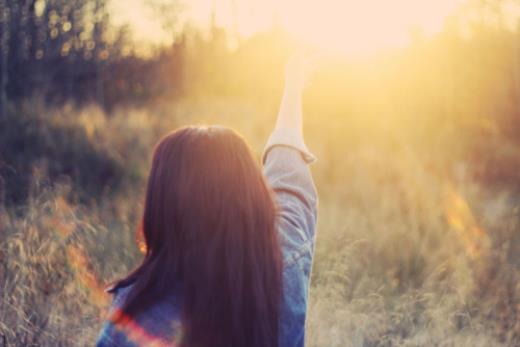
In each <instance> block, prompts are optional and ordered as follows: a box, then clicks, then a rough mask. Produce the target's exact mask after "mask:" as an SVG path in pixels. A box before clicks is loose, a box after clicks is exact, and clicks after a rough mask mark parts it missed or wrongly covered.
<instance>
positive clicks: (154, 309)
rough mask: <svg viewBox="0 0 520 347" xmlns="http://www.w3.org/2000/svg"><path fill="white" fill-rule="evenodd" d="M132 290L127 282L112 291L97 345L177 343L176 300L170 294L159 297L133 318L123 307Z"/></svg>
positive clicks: (178, 321) (178, 325) (180, 333)
mask: <svg viewBox="0 0 520 347" xmlns="http://www.w3.org/2000/svg"><path fill="white" fill-rule="evenodd" d="M131 290H132V286H131V285H130V286H127V287H119V288H117V289H115V290H113V291H112V294H113V302H112V306H111V308H110V312H109V316H108V319H107V320H106V321H105V323H104V324H103V328H102V330H101V332H100V334H99V337H98V342H97V344H96V346H97V347H108V346H120V347H127V346H128V347H130V346H151V345H153V346H177V345H178V342H176V341H178V339H179V338H180V337H181V336H182V331H181V324H180V303H179V302H178V300H177V299H176V298H175V297H173V296H171V297H168V298H165V299H163V300H158V301H157V303H155V304H154V305H153V306H151V307H150V308H148V309H146V310H145V311H143V312H141V313H139V314H138V315H136V316H135V317H134V316H130V315H127V314H126V313H125V312H124V311H123V310H122V307H123V306H124V304H125V302H126V299H127V297H128V294H129V293H130V291H131Z"/></svg>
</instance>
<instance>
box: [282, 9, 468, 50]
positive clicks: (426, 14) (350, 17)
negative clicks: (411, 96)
mask: <svg viewBox="0 0 520 347" xmlns="http://www.w3.org/2000/svg"><path fill="white" fill-rule="evenodd" d="M460 3H461V1H458V0H391V1H389V0H341V1H340V0H311V1H309V0H307V1H305V0H304V1H281V2H279V4H278V6H277V9H276V10H277V11H278V15H279V18H280V22H281V24H282V25H283V27H284V28H285V29H287V30H288V31H289V32H291V33H292V34H294V35H295V36H296V37H298V38H299V39H300V40H302V41H304V42H307V43H311V44H313V45H315V46H317V47H320V48H321V49H323V50H327V51H331V52H337V53H345V54H369V53H373V52H375V51H378V50H381V49H385V48H392V47H401V46H406V45H407V44H408V43H409V40H410V31H411V29H418V30H420V31H421V32H422V33H423V34H424V35H426V36H430V35H433V34H435V33H437V32H439V31H441V30H442V27H443V24H444V21H445V19H446V18H447V16H448V15H450V13H452V12H453V11H454V10H455V9H456V8H457V6H458V5H460Z"/></svg>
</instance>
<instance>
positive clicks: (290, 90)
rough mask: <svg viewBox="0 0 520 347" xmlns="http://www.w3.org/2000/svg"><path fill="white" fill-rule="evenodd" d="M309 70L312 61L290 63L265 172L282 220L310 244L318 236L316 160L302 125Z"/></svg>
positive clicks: (268, 146) (265, 154) (270, 142)
mask: <svg viewBox="0 0 520 347" xmlns="http://www.w3.org/2000/svg"><path fill="white" fill-rule="evenodd" d="M309 70H310V62H309V60H308V59H306V58H303V57H301V56H295V57H293V58H291V59H290V60H289V62H288V64H287V67H286V77H285V89H284V93H283V97H282V101H281V105H280V110H279V112H278V118H277V120H276V124H275V129H274V131H273V133H272V134H271V136H270V138H269V140H268V142H267V145H266V148H265V151H264V157H263V161H264V173H265V175H266V177H267V180H268V181H269V183H270V184H271V187H272V188H273V190H274V192H275V193H276V196H277V202H278V206H279V211H280V216H281V218H282V219H284V220H287V221H288V222H290V223H291V224H292V225H294V226H297V227H298V229H299V230H298V231H299V232H303V235H302V236H304V239H305V240H302V241H307V242H309V241H310V240H312V239H313V237H314V228H315V222H316V205H317V196H316V190H315V188H314V184H313V181H312V177H311V173H310V170H309V168H308V164H309V163H311V162H313V161H314V160H315V157H314V156H313V155H312V154H311V153H310V151H309V150H308V149H307V146H306V145H305V142H304V140H303V126H302V123H303V120H302V92H303V89H304V87H305V82H306V79H307V74H308V72H309ZM281 232H284V231H283V230H282V231H281ZM285 236H287V235H285Z"/></svg>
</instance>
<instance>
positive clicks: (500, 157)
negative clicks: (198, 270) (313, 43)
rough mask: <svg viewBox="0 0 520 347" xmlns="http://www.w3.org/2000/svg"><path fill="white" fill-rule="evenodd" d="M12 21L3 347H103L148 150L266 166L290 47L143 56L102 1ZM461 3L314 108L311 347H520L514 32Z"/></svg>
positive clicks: (6, 61)
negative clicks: (207, 148)
mask: <svg viewBox="0 0 520 347" xmlns="http://www.w3.org/2000/svg"><path fill="white" fill-rule="evenodd" d="M5 3H7V4H8V5H9V6H11V12H10V16H9V17H6V16H5V15H4V16H0V20H2V21H3V22H2V24H3V25H4V26H3V27H2V28H3V29H2V30H4V31H2V33H6V32H7V31H6V30H5V28H7V29H9V30H10V32H11V34H12V35H10V36H8V35H4V36H2V37H3V40H0V41H2V44H1V45H0V53H1V54H2V59H1V60H0V77H2V78H0V82H2V83H0V106H1V107H0V347H7V346H41V347H47V346H91V345H93V342H94V341H95V339H96V336H97V334H98V332H99V329H100V325H101V323H102V321H103V319H104V318H105V315H106V313H107V308H108V307H109V304H110V300H111V298H110V296H109V295H108V294H106V293H105V288H106V287H107V286H108V285H109V284H110V283H111V282H113V281H114V280H117V279H119V278H121V276H123V275H124V274H126V273H127V272H128V271H129V270H130V269H132V268H133V267H134V266H135V265H136V264H138V263H139V261H140V259H141V257H142V241H141V239H140V237H139V235H138V234H137V232H136V230H137V226H138V223H139V220H140V216H141V209H142V200H143V190H144V184H145V182H146V175H147V171H148V169H149V161H150V155H151V153H152V150H153V146H154V144H155V143H156V142H157V141H158V140H159V139H160V138H161V136H163V135H165V134H167V133H168V132H169V131H171V130H173V129H175V128H177V127H180V126H183V125H188V124H214V123H217V124H221V125H225V126H229V127H232V128H234V129H236V130H237V131H239V132H240V133H241V134H243V136H244V137H245V138H246V140H247V141H248V143H249V144H250V145H251V147H252V149H253V151H254V152H255V153H256V155H257V158H258V159H260V156H261V153H262V149H263V146H264V144H265V141H266V140H267V137H268V135H269V133H270V131H271V130H272V127H273V125H274V120H275V116H276V112H277V107H278V103H279V101H280V100H279V99H280V96H281V92H282V88H283V82H282V80H283V65H284V62H285V60H286V58H287V57H288V56H289V53H290V52H291V50H293V48H294V46H295V44H294V42H293V41H291V40H290V39H289V38H288V36H287V35H286V34H285V33H284V32H283V30H282V29H281V28H280V27H274V28H272V29H269V30H266V31H265V32H258V33H256V34H255V35H253V36H251V37H249V38H248V39H243V40H241V41H240V42H239V43H238V44H236V47H234V48H230V47H229V45H228V41H230V40H229V38H230V36H229V33H227V32H226V30H224V29H222V28H218V27H216V26H215V23H214V22H212V25H213V26H212V27H211V30H210V32H209V34H208V35H204V34H203V33H202V32H199V31H197V30H192V29H189V27H188V28H187V29H185V31H184V32H183V33H182V34H180V35H179V38H178V39H177V40H176V41H175V42H174V43H172V44H171V46H164V47H162V48H160V49H159V48H158V49H157V51H156V52H155V53H154V54H151V55H150V56H144V55H139V54H137V53H136V52H137V49H136V46H135V44H134V46H132V42H131V41H127V40H126V39H125V37H126V36H125V30H123V29H124V28H121V30H120V31H117V32H116V34H117V35H116V34H114V32H111V31H110V28H111V26H110V25H109V24H110V22H109V16H108V15H107V14H108V10H107V7H106V4H107V2H106V1H101V0H99V1H97V2H96V4H98V5H99V6H91V5H92V4H91V3H90V2H89V1H86V0H85V1H83V0H77V1H74V2H72V1H61V0H60V1H58V0H56V1H39V2H38V3H39V4H40V5H39V6H40V7H41V8H40V9H38V8H36V7H35V6H32V7H31V6H29V7H27V8H25V7H24V10H23V11H22V10H19V9H20V8H21V7H19V6H18V4H17V2H16V1H7V2H2V4H5ZM24 3H25V2H24ZM468 3H472V4H473V5H474V6H475V8H476V9H477V14H480V15H479V16H475V15H474V14H475V13H474V12H471V11H473V10H475V8H473V9H471V8H470V9H469V10H467V13H469V14H470V15H469V18H470V19H471V20H472V22H470V23H469V24H468V23H466V22H464V20H465V19H464V16H462V15H460V17H457V16H456V15H453V16H451V17H449V18H448V17H447V18H446V21H445V26H444V29H443V30H442V31H441V32H439V33H438V34H437V35H434V36H425V35H424V33H421V32H420V31H417V32H412V33H411V36H412V37H411V41H410V44H409V45H408V46H407V47H405V48H403V47H401V48H399V49H397V48H396V49H389V50H385V51H382V52H381V53H380V54H375V55H371V56H369V57H353V56H347V57H345V56H341V55H336V56H333V55H332V56H328V57H326V59H325V60H324V61H323V62H322V65H321V66H320V67H319V69H317V71H316V75H315V78H314V79H313V80H312V81H311V84H310V85H309V86H308V88H307V90H306V92H305V96H304V117H305V131H304V132H305V137H306V141H307V145H308V147H309V148H310V149H311V151H312V152H313V153H314V154H315V155H316V156H317V158H318V160H317V162H316V163H314V164H313V165H312V168H311V169H312V172H313V176H314V180H315V183H316V186H317V189H318V193H319V217H318V229H317V239H316V247H315V258H314V264H313V270H312V278H311V289H310V299H309V308H308V317H307V333H306V340H307V344H306V345H307V346H310V347H336V346H337V347H340V346H341V347H344V346H345V347H349V346H352V347H376V346H378V347H393V346H439V347H440V346H445V347H449V346H457V347H458V346H472V347H473V346H482V347H491V346H507V347H515V346H520V176H519V174H518V172H519V169H520V137H519V136H518V135H519V134H520V59H519V57H520V45H519V44H518V42H520V30H519V29H518V28H520V26H517V27H516V28H517V29H514V30H512V29H511V28H510V27H507V28H506V25H505V24H504V23H503V22H502V21H505V19H504V18H506V16H504V13H502V12H500V11H499V9H500V6H498V5H497V3H498V2H494V1H485V2H480V1H473V2H472V1H468ZM500 3H502V2H500ZM27 4H30V2H27ZM70 4H73V5H74V6H72V5H70ZM486 6H487V7H486ZM470 10H471V11H470ZM24 11H25V12H24ZM31 11H32V12H31ZM27 13H29V14H30V15H27ZM17 16H18V17H17ZM6 18H7V20H8V22H7V24H6V22H5V20H6ZM157 18H158V20H159V19H164V18H162V17H160V16H159V15H157ZM90 19H95V20H96V23H94V24H95V25H94V27H95V29H96V30H91V29H92V28H91V29H88V28H87V26H85V25H84V23H85V20H90ZM169 19H171V18H169ZM339 19H341V18H339ZM466 19H467V18H466ZM516 19H517V20H518V18H516ZM463 22H464V23H466V26H463V25H462V24H461V23H463ZM303 24H305V25H304V26H305V27H311V26H307V22H304V23H303ZM461 28H465V30H466V31H468V30H469V31H470V34H467V33H466V35H465V34H464V33H463V32H464V30H462V29H461ZM382 29H384V28H382ZM9 30H8V31H9ZM109 34H111V35H112V38H111V39H107V38H106V37H109V38H110V35H109ZM323 35H324V37H323V39H329V41H334V40H333V39H334V38H333V37H332V39H331V37H326V33H325V34H323ZM18 38H24V39H23V40H22V39H18ZM360 43H363V42H362V41H360ZM129 47H130V48H129ZM134 49H135V50H134ZM7 72H9V78H7V77H6V76H7Z"/></svg>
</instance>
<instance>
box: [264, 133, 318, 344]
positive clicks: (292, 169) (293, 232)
mask: <svg viewBox="0 0 520 347" xmlns="http://www.w3.org/2000/svg"><path fill="white" fill-rule="evenodd" d="M287 135H288V132H287V131H286V130H284V131H283V132H281V133H280V132H278V133H277V132H276V131H275V133H273V135H272V136H271V138H270V140H269V142H268V145H267V147H266V151H265V155H264V173H265V176H266V178H267V180H268V182H269V183H270V185H271V187H272V189H273V190H274V192H275V194H276V200H277V204H278V211H279V212H278V232H279V237H280V243H281V248H282V253H283V258H284V272H283V281H284V289H283V302H282V308H281V317H280V339H279V341H280V346H281V347H300V346H303V345H304V340H305V318H306V311H307V297H308V289H309V280H310V273H311V267H312V256H313V251H314V238H315V227H316V219H317V194H316V189H315V187H314V183H313V181H312V176H311V173H310V170H309V167H308V163H309V162H312V161H314V160H315V158H314V156H313V155H312V154H311V153H310V152H308V150H307V149H306V147H305V146H304V145H303V141H302V140H301V139H299V138H298V136H296V135H295V136H287ZM289 135H291V133H289ZM273 139H274V140H273ZM295 140H296V141H295Z"/></svg>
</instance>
